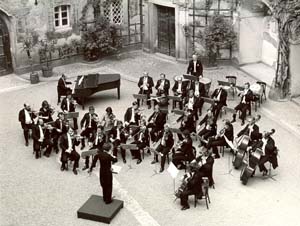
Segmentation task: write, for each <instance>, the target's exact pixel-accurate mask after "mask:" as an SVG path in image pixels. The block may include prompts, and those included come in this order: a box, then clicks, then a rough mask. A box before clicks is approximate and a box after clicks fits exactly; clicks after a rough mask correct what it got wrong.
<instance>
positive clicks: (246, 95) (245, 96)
mask: <svg viewBox="0 0 300 226" xmlns="http://www.w3.org/2000/svg"><path fill="white" fill-rule="evenodd" d="M239 96H241V101H240V103H239V104H238V105H237V106H236V107H235V108H234V110H235V113H234V114H233V115H232V121H231V123H234V122H236V113H237V111H241V120H242V124H241V125H242V126H243V125H244V124H245V118H246V114H247V110H250V109H251V101H252V100H253V92H252V91H251V90H250V84H249V82H246V83H245V86H244V91H243V92H241V93H239Z"/></svg>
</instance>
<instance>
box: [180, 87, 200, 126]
mask: <svg viewBox="0 0 300 226" xmlns="http://www.w3.org/2000/svg"><path fill="white" fill-rule="evenodd" d="M183 104H184V106H187V108H188V109H190V110H191V111H192V114H193V116H194V119H195V120H196V121H197V120H198V119H199V117H198V112H199V111H200V110H199V108H200V98H198V97H196V96H195V95H194V90H193V89H190V90H189V93H188V96H187V97H185V98H184V99H183ZM202 105H203V104H202ZM201 110H202V109H201Z"/></svg>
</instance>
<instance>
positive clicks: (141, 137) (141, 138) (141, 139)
mask: <svg viewBox="0 0 300 226" xmlns="http://www.w3.org/2000/svg"><path fill="white" fill-rule="evenodd" d="M139 141H143V133H142V132H141V133H140V137H139Z"/></svg>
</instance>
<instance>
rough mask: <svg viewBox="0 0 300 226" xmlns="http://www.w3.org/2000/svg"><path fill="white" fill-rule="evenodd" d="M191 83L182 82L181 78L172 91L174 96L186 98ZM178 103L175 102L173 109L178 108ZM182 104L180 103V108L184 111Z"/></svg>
mask: <svg viewBox="0 0 300 226" xmlns="http://www.w3.org/2000/svg"><path fill="white" fill-rule="evenodd" d="M188 84H189V82H187V81H182V77H179V78H178V79H177V80H176V81H175V84H174V86H173V88H172V91H173V93H174V96H178V97H181V98H184V97H185V96H186V94H187V86H188ZM176 103H177V101H173V108H175V107H176ZM182 107H183V106H182V102H179V108H180V109H182Z"/></svg>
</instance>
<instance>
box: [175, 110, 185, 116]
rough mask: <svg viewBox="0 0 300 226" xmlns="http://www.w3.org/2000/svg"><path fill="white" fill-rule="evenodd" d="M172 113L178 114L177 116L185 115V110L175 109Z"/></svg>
mask: <svg viewBox="0 0 300 226" xmlns="http://www.w3.org/2000/svg"><path fill="white" fill-rule="evenodd" d="M172 113H174V114H176V115H183V114H184V111H183V110H180V109H173V110H172Z"/></svg>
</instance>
